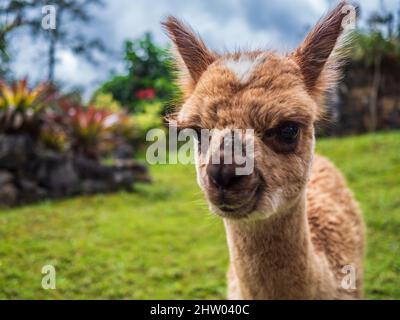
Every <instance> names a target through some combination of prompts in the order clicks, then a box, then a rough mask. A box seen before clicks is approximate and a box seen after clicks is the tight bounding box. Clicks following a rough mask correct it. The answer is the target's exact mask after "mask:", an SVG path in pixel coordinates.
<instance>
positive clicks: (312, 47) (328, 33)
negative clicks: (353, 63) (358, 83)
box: [293, 1, 354, 100]
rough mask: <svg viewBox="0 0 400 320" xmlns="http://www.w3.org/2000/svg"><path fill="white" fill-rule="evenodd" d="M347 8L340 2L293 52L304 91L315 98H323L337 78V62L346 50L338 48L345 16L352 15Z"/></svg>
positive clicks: (344, 3)
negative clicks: (302, 79)
mask: <svg viewBox="0 0 400 320" xmlns="http://www.w3.org/2000/svg"><path fill="white" fill-rule="evenodd" d="M349 8H350V7H349V5H348V4H347V3H346V2H345V1H342V2H340V3H339V4H338V5H337V7H336V8H335V9H333V10H332V11H331V12H330V13H329V14H328V15H327V16H325V17H324V18H323V19H322V20H321V21H319V22H318V23H317V25H316V26H315V27H314V28H313V29H312V31H311V32H310V33H309V34H308V35H307V37H306V38H305V40H304V42H303V43H302V44H301V46H300V47H299V48H298V49H297V50H296V51H295V52H294V53H293V58H294V59H295V61H296V62H297V64H298V65H299V66H300V69H301V72H302V74H303V78H304V82H305V85H306V88H307V90H308V91H309V93H310V94H311V95H312V96H313V97H314V98H316V99H318V100H319V99H322V96H323V95H324V93H325V91H326V90H327V89H329V88H330V87H332V86H333V85H334V84H335V83H336V81H337V79H338V78H339V75H340V74H339V65H340V61H341V60H342V58H343V53H344V52H345V50H341V48H339V47H340V46H344V43H345V41H342V40H343V39H340V38H342V37H341V35H342V33H343V25H344V18H345V17H348V16H349V14H351V12H350V13H349V11H350V9H349ZM351 8H353V7H351ZM353 9H354V8H353ZM342 49H343V48H342Z"/></svg>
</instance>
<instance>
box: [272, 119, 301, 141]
mask: <svg viewBox="0 0 400 320" xmlns="http://www.w3.org/2000/svg"><path fill="white" fill-rule="evenodd" d="M276 135H277V138H278V139H279V140H280V141H281V142H283V143H286V144H293V143H295V142H296V141H297V137H298V135H299V126H298V125H297V124H296V123H293V122H288V123H284V124H282V125H280V126H279V127H278V128H277V131H276Z"/></svg>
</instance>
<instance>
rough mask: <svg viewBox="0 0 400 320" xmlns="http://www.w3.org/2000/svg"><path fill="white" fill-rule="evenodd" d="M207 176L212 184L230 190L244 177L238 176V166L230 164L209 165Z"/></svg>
mask: <svg viewBox="0 0 400 320" xmlns="http://www.w3.org/2000/svg"><path fill="white" fill-rule="evenodd" d="M207 174H208V177H209V179H210V181H211V183H212V184H214V185H215V186H217V187H219V188H229V187H231V186H232V185H234V184H235V183H236V182H237V181H238V180H240V178H241V177H242V176H238V175H236V166H235V165H229V164H209V165H208V166H207Z"/></svg>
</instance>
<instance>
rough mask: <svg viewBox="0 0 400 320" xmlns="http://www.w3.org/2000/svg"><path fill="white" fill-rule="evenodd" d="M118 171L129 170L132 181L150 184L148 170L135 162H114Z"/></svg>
mask: <svg viewBox="0 0 400 320" xmlns="http://www.w3.org/2000/svg"><path fill="white" fill-rule="evenodd" d="M114 167H116V168H117V169H118V170H129V171H130V172H132V174H133V177H134V180H135V181H139V182H151V178H150V175H149V170H148V168H147V167H146V166H145V165H144V164H141V163H139V162H137V161H136V160H121V159H117V160H115V165H114Z"/></svg>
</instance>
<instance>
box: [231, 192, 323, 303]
mask: <svg viewBox="0 0 400 320" xmlns="http://www.w3.org/2000/svg"><path fill="white" fill-rule="evenodd" d="M305 205H306V203H305V195H304V196H302V197H301V199H299V200H298V201H297V202H296V203H295V204H294V205H293V206H292V207H291V208H290V209H288V210H287V212H282V213H279V214H277V215H276V217H271V218H269V219H266V220H262V221H259V220H258V221H245V222H244V221H232V220H225V228H226V231H227V237H228V245H229V251H230V258H231V267H233V271H234V273H235V274H236V277H237V281H238V287H239V288H238V289H239V291H240V296H241V298H243V299H286V298H287V299H291V298H305V299H310V298H311V299H312V298H314V297H316V296H319V295H320V294H321V292H318V291H319V287H320V279H321V278H323V277H321V275H322V273H325V272H326V271H327V270H324V269H325V268H324V263H322V261H319V258H318V257H317V256H316V254H315V251H314V248H313V245H312V243H311V238H310V230H309V225H308V221H307V215H306V209H305Z"/></svg>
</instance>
